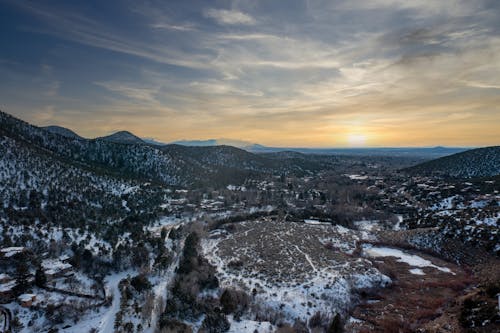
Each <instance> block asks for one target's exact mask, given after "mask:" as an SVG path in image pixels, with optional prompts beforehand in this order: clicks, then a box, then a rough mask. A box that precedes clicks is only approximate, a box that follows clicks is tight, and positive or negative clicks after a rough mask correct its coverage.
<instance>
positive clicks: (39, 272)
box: [35, 266, 47, 288]
mask: <svg viewBox="0 0 500 333" xmlns="http://www.w3.org/2000/svg"><path fill="white" fill-rule="evenodd" d="M46 284H47V276H45V272H44V271H43V268H42V266H39V267H38V268H37V269H36V272H35V285H36V286H37V287H40V288H43V287H45V285H46Z"/></svg>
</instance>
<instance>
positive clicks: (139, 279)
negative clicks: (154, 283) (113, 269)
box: [130, 274, 151, 292]
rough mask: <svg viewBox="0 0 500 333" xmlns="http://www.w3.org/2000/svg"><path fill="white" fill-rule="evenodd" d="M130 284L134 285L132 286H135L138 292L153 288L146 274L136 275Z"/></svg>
mask: <svg viewBox="0 0 500 333" xmlns="http://www.w3.org/2000/svg"><path fill="white" fill-rule="evenodd" d="M130 285H132V287H134V288H135V290H137V291H138V292H142V291H144V290H149V289H151V282H149V280H148V278H147V277H146V276H145V275H144V274H139V275H137V276H134V277H133V278H132V280H130Z"/></svg>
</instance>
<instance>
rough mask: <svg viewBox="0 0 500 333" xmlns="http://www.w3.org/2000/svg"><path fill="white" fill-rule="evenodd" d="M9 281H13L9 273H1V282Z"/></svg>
mask: <svg viewBox="0 0 500 333" xmlns="http://www.w3.org/2000/svg"><path fill="white" fill-rule="evenodd" d="M9 281H12V278H11V277H10V275H9V274H5V273H0V283H7V282H9Z"/></svg>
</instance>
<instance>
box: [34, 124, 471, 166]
mask: <svg viewBox="0 0 500 333" xmlns="http://www.w3.org/2000/svg"><path fill="white" fill-rule="evenodd" d="M44 128H45V129H47V130H48V131H50V132H52V133H57V134H60V135H63V136H66V137H72V138H82V137H80V136H79V135H78V134H76V133H75V132H73V131H71V130H69V129H66V128H64V127H60V126H47V127H44ZM98 139H100V140H105V141H110V142H114V143H126V144H147V145H154V146H166V145H169V144H175V145H181V146H187V147H214V146H232V147H236V148H241V149H244V150H246V151H249V152H252V153H276V152H282V151H291V152H297V153H303V154H317V155H349V156H395V157H423V158H429V159H431V158H438V157H442V156H447V155H451V154H456V153H459V152H462V151H465V150H467V149H469V148H464V147H441V146H437V147H416V148H413V147H403V148H390V147H389V148H296V147H267V146H263V145H260V144H257V143H252V142H250V141H243V140H235V139H225V138H220V139H207V140H178V141H173V142H170V143H165V142H161V141H157V140H155V139H153V138H140V137H138V136H136V135H134V134H132V133H130V132H128V131H120V132H116V133H114V134H111V135H108V136H104V137H100V138H98Z"/></svg>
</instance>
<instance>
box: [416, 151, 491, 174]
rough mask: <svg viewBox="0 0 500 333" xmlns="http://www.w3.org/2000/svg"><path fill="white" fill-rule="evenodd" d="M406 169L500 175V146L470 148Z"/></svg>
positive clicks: (422, 171) (430, 172) (433, 172)
mask: <svg viewBox="0 0 500 333" xmlns="http://www.w3.org/2000/svg"><path fill="white" fill-rule="evenodd" d="M406 171H408V172H410V173H412V174H423V175H430V174H435V175H443V176H448V177H456V178H472V177H491V176H497V175H500V146H493V147H485V148H477V149H471V150H468V151H464V152H461V153H458V154H453V155H450V156H445V157H441V158H438V159H436V160H432V161H429V162H425V163H422V164H419V165H416V166H413V167H410V168H407V169H406Z"/></svg>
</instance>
